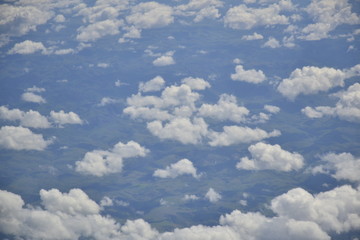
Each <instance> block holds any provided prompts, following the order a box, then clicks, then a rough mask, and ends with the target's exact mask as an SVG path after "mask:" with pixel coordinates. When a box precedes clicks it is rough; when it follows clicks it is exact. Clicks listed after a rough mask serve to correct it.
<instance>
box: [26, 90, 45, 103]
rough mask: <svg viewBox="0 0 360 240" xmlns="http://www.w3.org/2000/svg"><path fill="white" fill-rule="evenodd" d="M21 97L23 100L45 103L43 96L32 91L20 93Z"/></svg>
mask: <svg viewBox="0 0 360 240" xmlns="http://www.w3.org/2000/svg"><path fill="white" fill-rule="evenodd" d="M21 99H22V100H24V101H25V102H33V103H46V100H45V98H43V97H42V96H40V95H38V94H35V93H33V92H25V93H23V94H22V95H21Z"/></svg>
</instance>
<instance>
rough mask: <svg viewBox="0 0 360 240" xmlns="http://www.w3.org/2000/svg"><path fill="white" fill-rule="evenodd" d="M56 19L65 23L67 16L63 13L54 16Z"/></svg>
mask: <svg viewBox="0 0 360 240" xmlns="http://www.w3.org/2000/svg"><path fill="white" fill-rule="evenodd" d="M54 21H55V22H57V23H63V22H65V17H64V15H62V14H58V15H56V16H55V17H54Z"/></svg>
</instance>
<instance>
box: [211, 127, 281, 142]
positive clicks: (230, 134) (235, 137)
mask: <svg viewBox="0 0 360 240" xmlns="http://www.w3.org/2000/svg"><path fill="white" fill-rule="evenodd" d="M223 130H224V131H223V132H214V131H212V132H210V133H209V135H208V136H209V138H210V140H211V141H210V142H209V144H210V146H214V147H215V146H230V145H234V144H243V143H251V142H256V141H261V140H263V139H266V138H270V137H277V136H279V135H280V134H281V133H280V131H279V130H274V131H272V132H266V131H264V130H262V129H260V128H254V129H253V128H249V127H239V126H224V127H223Z"/></svg>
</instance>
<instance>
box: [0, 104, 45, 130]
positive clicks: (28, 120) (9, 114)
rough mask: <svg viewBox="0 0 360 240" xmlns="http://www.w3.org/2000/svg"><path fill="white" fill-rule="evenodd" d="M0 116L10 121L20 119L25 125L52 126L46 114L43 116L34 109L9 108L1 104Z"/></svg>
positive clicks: (34, 126) (21, 123)
mask: <svg viewBox="0 0 360 240" xmlns="http://www.w3.org/2000/svg"><path fill="white" fill-rule="evenodd" d="M0 118H1V119H5V120H10V121H20V125H21V126H23V127H32V128H49V127H51V124H50V122H49V121H48V119H47V118H46V117H45V116H42V115H41V114H40V113H39V112H37V111H33V110H29V111H28V112H23V111H21V110H20V109H8V108H7V107H5V106H0Z"/></svg>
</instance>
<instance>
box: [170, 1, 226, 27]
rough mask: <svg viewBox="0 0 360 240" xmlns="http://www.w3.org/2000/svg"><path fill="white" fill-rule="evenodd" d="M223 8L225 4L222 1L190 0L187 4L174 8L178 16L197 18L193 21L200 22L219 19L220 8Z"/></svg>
mask: <svg viewBox="0 0 360 240" xmlns="http://www.w3.org/2000/svg"><path fill="white" fill-rule="evenodd" d="M222 6H223V2H222V1H220V0H190V1H189V2H188V3H187V4H181V5H178V6H176V7H174V10H175V12H176V14H177V15H181V16H195V17H194V19H193V21H194V22H200V21H202V20H204V19H206V18H208V19H217V18H219V17H220V16H221V14H220V12H219V8H220V7H222Z"/></svg>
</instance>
